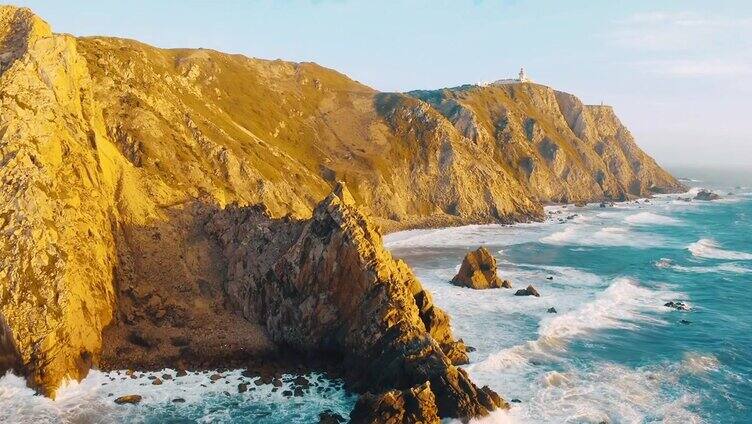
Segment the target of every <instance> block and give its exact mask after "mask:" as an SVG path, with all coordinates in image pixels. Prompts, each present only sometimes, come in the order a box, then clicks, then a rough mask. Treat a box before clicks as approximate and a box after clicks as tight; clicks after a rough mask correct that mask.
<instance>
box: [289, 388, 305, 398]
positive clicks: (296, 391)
mask: <svg viewBox="0 0 752 424" xmlns="http://www.w3.org/2000/svg"><path fill="white" fill-rule="evenodd" d="M292 394H293V395H294V396H295V397H303V395H304V394H305V392H304V391H303V388H301V387H296V388H295V389H293V391H292Z"/></svg>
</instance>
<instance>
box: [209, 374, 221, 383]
mask: <svg viewBox="0 0 752 424" xmlns="http://www.w3.org/2000/svg"><path fill="white" fill-rule="evenodd" d="M221 378H222V374H212V375H211V376H210V377H209V380H211V381H217V380H219V379H221Z"/></svg>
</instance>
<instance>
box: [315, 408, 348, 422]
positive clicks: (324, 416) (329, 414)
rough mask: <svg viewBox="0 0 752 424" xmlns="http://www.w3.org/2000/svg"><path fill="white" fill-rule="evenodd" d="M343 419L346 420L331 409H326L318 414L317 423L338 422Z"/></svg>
mask: <svg viewBox="0 0 752 424" xmlns="http://www.w3.org/2000/svg"><path fill="white" fill-rule="evenodd" d="M345 421H347V420H346V419H344V418H343V417H342V416H341V415H339V414H338V413H336V412H334V411H332V410H331V409H327V410H326V411H324V412H322V413H320V414H319V424H340V423H344V422H345Z"/></svg>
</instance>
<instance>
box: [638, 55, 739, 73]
mask: <svg viewBox="0 0 752 424" xmlns="http://www.w3.org/2000/svg"><path fill="white" fill-rule="evenodd" d="M633 65H634V66H635V67H636V68H637V69H639V70H640V71H642V72H645V73H651V74H655V75H664V76H673V77H741V76H747V75H752V63H750V62H743V61H734V60H728V61H724V60H719V59H707V60H706V59H694V60H682V59H679V60H653V61H642V62H634V63H633Z"/></svg>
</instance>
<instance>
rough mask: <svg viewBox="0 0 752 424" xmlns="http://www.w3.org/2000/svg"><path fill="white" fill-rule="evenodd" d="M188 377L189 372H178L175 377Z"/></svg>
mask: <svg viewBox="0 0 752 424" xmlns="http://www.w3.org/2000/svg"><path fill="white" fill-rule="evenodd" d="M186 375H188V372H186V371H185V370H178V371H177V372H176V373H175V377H185V376H186Z"/></svg>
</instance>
